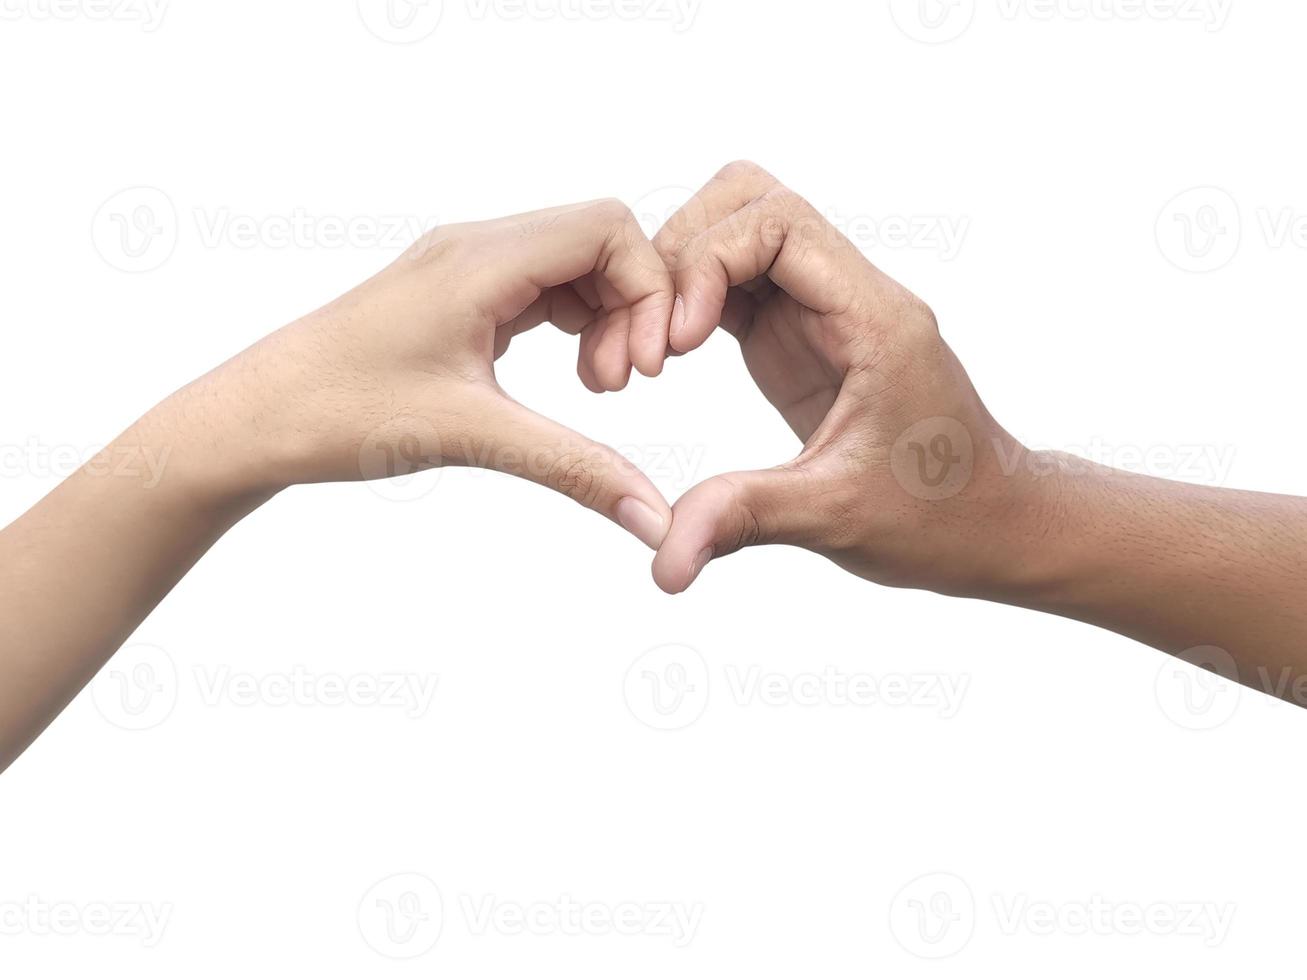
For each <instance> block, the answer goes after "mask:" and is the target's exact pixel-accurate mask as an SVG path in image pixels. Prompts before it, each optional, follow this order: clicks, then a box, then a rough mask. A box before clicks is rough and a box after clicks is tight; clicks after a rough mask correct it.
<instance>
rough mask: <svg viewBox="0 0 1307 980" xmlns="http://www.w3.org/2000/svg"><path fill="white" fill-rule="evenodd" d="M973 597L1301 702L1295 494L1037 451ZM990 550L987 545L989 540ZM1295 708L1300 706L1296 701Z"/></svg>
mask: <svg viewBox="0 0 1307 980" xmlns="http://www.w3.org/2000/svg"><path fill="white" fill-rule="evenodd" d="M1037 461H1038V463H1039V464H1040V465H1037V466H1034V467H1031V469H1032V471H1033V472H1035V473H1038V474H1040V475H1039V476H1036V477H1034V478H1032V479H1029V480H1027V488H1026V492H1027V493H1028V494H1030V495H1033V497H1034V498H1036V499H1037V500H1038V503H1036V504H1032V505H1031V506H1028V507H1023V508H1020V509H1019V514H1020V515H1021V516H1020V517H1018V518H1017V519H1018V520H1019V521H1021V522H1022V523H1023V527H1022V528H1021V529H1020V530H1018V531H1016V532H1015V533H1014V532H1013V529H1009V530H1008V532H1007V533H1006V534H1005V535H1004V537H1005V540H1006V541H1008V542H1015V543H1016V546H1017V547H1018V548H1019V549H1020V555H1019V556H1018V557H1017V558H1016V560H1015V561H1014V562H1013V564H1012V566H1011V567H1012V569H1014V571H1012V572H1009V573H1007V574H1006V575H997V576H996V577H995V582H994V583H993V584H991V585H990V586H989V587H987V588H984V589H980V590H977V591H978V593H979V594H983V595H984V597H985V598H993V599H998V600H1000V601H1003V602H1008V603H1011V604H1015V605H1021V606H1026V607H1028V608H1032V609H1040V610H1043V611H1046V612H1051V613H1055V614H1057V615H1061V616H1067V617H1070V618H1073V619H1078V620H1082V621H1084V622H1088V623H1093V624H1095V625H1098V626H1102V627H1105V628H1107V629H1110V630H1113V631H1115V632H1118V633H1121V634H1124V635H1126V636H1129V637H1132V638H1134V639H1137V640H1139V641H1141V642H1143V643H1147V644H1148V645H1150V646H1153V647H1156V648H1158V649H1161V650H1164V651H1166V652H1168V653H1172V654H1177V655H1181V656H1184V655H1185V654H1187V653H1190V652H1191V651H1196V652H1195V653H1193V655H1192V656H1191V657H1190V659H1194V660H1196V661H1203V662H1204V665H1206V666H1212V660H1213V658H1212V656H1211V651H1210V650H1207V649H1206V648H1212V647H1215V648H1218V649H1219V650H1221V651H1224V652H1225V653H1226V654H1228V655H1229V658H1228V660H1227V659H1226V658H1223V657H1220V656H1219V655H1218V656H1217V657H1215V658H1214V659H1215V660H1216V661H1217V662H1222V661H1223V662H1224V663H1225V664H1226V665H1227V666H1228V667H1232V668H1233V669H1234V671H1237V679H1238V680H1239V681H1240V682H1241V683H1244V684H1247V685H1249V686H1252V687H1257V688H1259V689H1262V690H1265V691H1266V692H1267V693H1271V694H1276V695H1278V696H1281V697H1284V698H1286V699H1290V700H1295V701H1297V702H1299V703H1304V702H1305V701H1307V681H1305V680H1304V678H1307V499H1304V498H1298V497H1286V496H1277V495H1274V494H1264V493H1251V492H1245V491H1238V490H1223V489H1216V488H1211V487H1201V486H1193V485H1190V484H1184V483H1176V482H1172V481H1167V480H1160V479H1155V478H1152V477H1147V476H1140V475H1136V474H1131V473H1125V472H1122V471H1120V470H1113V469H1108V468H1106V467H1102V466H1097V465H1094V464H1090V463H1087V462H1085V461H1083V460H1079V459H1073V458H1071V457H1064V456H1055V455H1052V454H1039V456H1038V458H1037ZM996 550H1001V549H996ZM1304 706H1307V704H1305V705H1304Z"/></svg>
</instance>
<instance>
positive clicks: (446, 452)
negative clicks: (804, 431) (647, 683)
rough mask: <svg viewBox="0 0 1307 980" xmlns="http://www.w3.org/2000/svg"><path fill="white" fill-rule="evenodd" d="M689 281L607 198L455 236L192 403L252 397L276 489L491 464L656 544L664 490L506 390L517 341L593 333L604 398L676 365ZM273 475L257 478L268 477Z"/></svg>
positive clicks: (245, 410)
mask: <svg viewBox="0 0 1307 980" xmlns="http://www.w3.org/2000/svg"><path fill="white" fill-rule="evenodd" d="M672 303H673V294H672V289H671V277H670V276H669V275H668V273H667V271H666V269H665V268H664V266H663V264H662V260H661V259H660V258H659V257H658V255H657V253H656V252H655V251H654V249H653V246H652V244H651V243H650V242H649V241H648V239H647V238H646V237H645V235H644V233H643V232H642V231H641V229H640V227H639V225H638V224H637V223H636V222H635V220H634V218H633V216H632V215H631V213H630V211H629V210H628V209H627V208H626V207H625V206H624V205H622V204H621V203H619V202H616V201H597V202H592V203H588V204H579V205H575V206H571V207H560V208H554V209H552V210H547V211H538V212H535V213H532V214H525V215H519V216H516V217H511V218H502V219H499V220H496V221H487V222H483V223H477V224H465V225H457V226H451V227H446V228H441V229H439V230H437V231H435V232H433V233H431V234H430V235H428V236H427V237H425V238H424V239H423V240H422V241H420V242H419V243H418V244H417V245H415V246H414V247H413V248H411V249H410V250H409V251H408V252H407V253H406V254H405V255H404V256H402V257H401V258H400V259H399V260H398V261H396V262H395V263H394V264H392V265H391V266H389V267H388V268H386V269H385V270H383V271H382V272H381V273H380V274H378V275H377V276H375V277H374V278H373V279H371V280H369V281H368V282H366V283H364V284H363V285H361V286H359V287H358V288H356V289H354V290H353V291H352V292H350V293H348V294H346V295H345V296H343V297H342V298H340V299H339V300H337V301H335V302H334V303H332V304H330V305H329V306H327V307H326V308H324V309H322V310H319V311H318V312H316V313H313V314H311V315H310V316H308V317H306V318H304V319H303V320H300V321H298V322H296V323H293V324H291V325H290V326H288V327H286V328H285V329H283V330H281V331H278V332H277V333H275V334H273V335H271V336H270V337H268V338H266V339H265V340H264V341H262V342H260V343H259V344H257V345H255V346H254V347H252V348H251V349H250V350H248V351H246V352H245V353H244V354H242V355H240V356H239V357H237V358H236V359H235V360H233V361H232V362H229V363H228V364H227V365H224V366H223V367H222V368H219V369H218V371H217V372H215V373H214V374H213V375H210V376H208V377H206V378H205V379H202V381H201V382H199V383H197V385H196V386H192V387H193V388H195V389H196V391H192V392H183V393H182V394H183V395H184V396H187V395H189V396H190V397H191V398H194V397H196V396H197V394H198V397H200V398H201V399H202V400H203V401H205V402H210V403H212V402H219V403H225V404H231V403H233V402H234V403H235V407H234V408H232V409H231V410H232V411H233V412H235V413H236V414H237V415H238V416H241V417H247V418H248V420H249V421H250V425H249V426H248V428H249V429H250V430H252V431H255V432H257V441H258V442H259V443H260V444H262V445H263V446H265V447H267V448H266V450H265V452H264V454H263V458H262V459H260V460H258V461H257V462H258V463H259V472H260V473H261V474H263V475H264V478H266V479H271V480H272V481H273V482H274V483H275V486H274V487H272V489H274V490H275V489H280V487H281V486H284V485H287V484H292V483H307V482H322V481H337V480H357V479H367V478H374V477H389V476H396V475H400V474H408V473H412V472H415V471H417V470H420V469H426V468H428V467H432V466H440V465H468V466H483V467H488V468H492V469H496V470H500V471H502V472H506V473H511V474H513V475H516V476H521V477H525V478H527V479H530V480H533V481H535V482H537V483H540V484H543V485H545V486H548V487H551V488H553V489H555V490H558V491H560V492H562V493H565V494H567V495H568V496H571V497H572V498H574V499H576V500H577V501H579V502H580V503H582V504H584V505H585V506H587V507H590V508H592V509H594V510H596V511H598V512H599V513H601V514H603V515H604V516H606V517H608V518H611V519H612V520H614V521H617V522H618V523H620V524H621V525H622V526H623V527H625V528H626V529H627V530H628V531H630V532H632V533H633V534H635V535H636V536H637V537H638V538H640V539H641V540H642V541H644V542H645V543H646V544H647V545H649V546H650V547H653V548H656V547H657V546H658V545H659V544H660V543H661V541H662V538H663V535H664V533H665V531H666V528H667V527H668V525H669V524H670V517H671V511H670V508H669V507H668V506H667V503H666V501H665V500H664V499H663V497H662V495H661V494H660V493H659V492H658V491H657V490H656V489H655V488H654V486H653V484H652V483H650V482H649V480H648V479H647V478H646V477H645V476H644V475H643V474H642V473H640V471H639V470H638V469H637V468H635V467H634V466H632V465H631V464H630V463H629V462H628V461H627V460H625V459H624V458H622V457H621V456H620V455H619V454H618V453H616V452H614V451H613V450H612V449H609V448H607V447H605V446H601V445H598V444H597V443H594V442H592V441H590V440H589V439H587V438H585V437H583V436H580V435H578V434H577V433H575V432H572V431H570V430H568V429H566V428H564V427H563V426H561V425H559V424H557V423H555V422H553V421H551V420H549V419H547V418H543V417H542V416H540V415H537V414H536V413H534V412H532V411H530V410H529V409H527V408H525V407H523V406H522V405H520V404H518V403H517V402H516V401H514V400H513V399H512V398H510V397H509V396H508V395H507V394H506V393H505V392H504V391H503V389H501V388H500V387H499V385H498V383H497V382H496V380H495V374H494V366H493V363H494V361H495V359H497V358H498V357H499V356H500V355H502V354H503V353H504V352H505V351H506V350H507V349H508V346H509V344H510V342H511V341H512V339H513V337H514V336H516V335H517V334H519V333H522V332H523V331H525V330H529V329H531V328H532V327H534V326H536V325H537V324H540V323H542V322H544V321H546V320H548V321H551V322H553V323H554V324H556V325H557V326H559V327H560V328H562V329H563V330H565V331H567V332H568V333H572V334H579V335H580V356H579V361H578V372H579V374H580V376H581V379H582V380H583V381H584V383H585V384H586V385H587V386H588V387H589V388H590V389H591V390H593V391H596V392H598V391H605V390H607V391H616V390H619V389H621V388H623V387H624V386H625V385H626V383H627V380H628V379H629V377H630V373H631V367H632V365H633V364H634V366H636V367H637V368H638V369H639V370H640V371H641V372H643V373H644V374H647V375H656V374H658V373H659V371H660V370H661V369H662V365H663V359H664V356H665V354H666V350H667V333H668V323H669V320H670V315H671V309H672ZM255 478H257V476H255Z"/></svg>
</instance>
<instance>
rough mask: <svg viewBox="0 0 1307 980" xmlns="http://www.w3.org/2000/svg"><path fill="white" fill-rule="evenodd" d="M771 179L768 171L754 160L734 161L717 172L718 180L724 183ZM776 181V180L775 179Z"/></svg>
mask: <svg viewBox="0 0 1307 980" xmlns="http://www.w3.org/2000/svg"><path fill="white" fill-rule="evenodd" d="M759 177H762V178H771V174H769V173H768V172H767V171H766V170H764V169H763V168H762V167H760V166H759V165H758V164H756V163H754V162H753V161H752V160H732V161H731V162H730V163H728V164H727V165H726V166H724V167H722V169H721V170H719V171H717V179H718V180H723V181H735V180H744V179H748V178H754V179H756V178H759ZM773 179H774V178H773Z"/></svg>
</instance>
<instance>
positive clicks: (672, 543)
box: [653, 464, 823, 595]
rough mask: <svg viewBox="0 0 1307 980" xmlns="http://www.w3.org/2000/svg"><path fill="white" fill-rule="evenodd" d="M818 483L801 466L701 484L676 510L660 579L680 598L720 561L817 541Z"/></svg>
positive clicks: (658, 560) (660, 559) (659, 561)
mask: <svg viewBox="0 0 1307 980" xmlns="http://www.w3.org/2000/svg"><path fill="white" fill-rule="evenodd" d="M815 483H816V481H814V479H813V478H812V477H811V476H810V475H809V474H808V473H807V472H806V471H805V470H803V469H801V468H800V467H798V466H797V465H795V464H787V465H785V466H780V467H777V468H775V469H770V470H754V471H752V472H748V473H731V474H727V475H725V476H715V477H713V478H712V479H711V480H706V481H704V482H703V483H700V484H699V485H698V486H697V487H694V488H693V489H691V490H690V491H689V492H687V493H686V494H685V496H684V497H682V498H681V499H680V500H678V501H677V502H676V506H675V507H674V508H673V509H672V514H673V517H672V528H671V530H670V531H669V532H668V533H667V537H666V540H664V541H663V544H662V547H661V548H659V549H658V554H657V555H655V556H654V563H653V576H654V581H655V582H657V583H658V587H659V588H660V589H662V590H663V591H664V592H668V593H671V594H672V595H675V594H676V593H678V592H684V591H685V590H686V589H688V588H689V587H690V584H691V583H692V582H693V581H694V580H695V579H696V578H697V577H698V576H699V573H700V572H702V571H703V569H704V566H706V565H707V564H708V562H710V561H712V560H713V559H714V558H722V557H725V556H726V555H729V554H732V553H734V552H736V551H739V550H740V549H741V548H748V547H751V546H753V545H758V544H795V545H807V544H810V543H812V542H815V541H816V540H817V539H818V537H819V536H820V534H821V530H822V524H823V521H822V519H821V516H820V515H821V513H822V508H821V506H820V503H819V500H818V499H817V495H818V493H819V491H818V488H817V487H816V486H815Z"/></svg>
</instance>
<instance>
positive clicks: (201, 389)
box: [0, 201, 674, 770]
mask: <svg viewBox="0 0 1307 980" xmlns="http://www.w3.org/2000/svg"><path fill="white" fill-rule="evenodd" d="M673 299H674V297H673V293H672V288H671V277H670V275H669V274H668V272H667V270H666V268H665V267H664V266H663V264H662V262H661V260H660V259H659V258H658V256H657V253H656V252H655V251H654V249H653V246H652V244H651V243H650V242H649V241H648V239H647V238H646V237H645V235H644V233H643V232H642V231H641V230H640V228H639V225H638V223H637V222H636V221H635V219H634V218H633V217H632V215H631V213H630V211H629V210H628V209H627V208H626V207H625V206H624V205H622V204H621V203H620V202H616V201H596V202H591V203H588V204H581V205H574V206H571V207H562V208H555V209H552V210H547V211H539V212H535V213H532V214H526V215H519V216H516V217H512V218H504V219H501V220H498V221H491V222H484V223H477V224H467V225H457V226H450V227H446V228H442V229H440V230H439V231H437V232H435V233H433V234H431V235H429V236H427V237H426V238H424V239H423V240H422V241H420V242H418V243H417V244H416V245H415V246H414V247H413V248H411V249H410V250H409V251H408V252H407V253H406V254H405V255H404V256H402V257H401V258H400V259H399V260H397V261H396V262H395V263H394V264H392V265H391V266H390V267H388V268H386V269H385V270H383V271H382V272H381V273H379V274H378V275H377V276H375V277H374V278H372V279H371V280H369V281H368V282H366V283H364V284H363V285H361V286H359V287H358V288H356V289H354V290H352V291H351V292H349V293H348V294H346V295H345V296H342V297H341V298H340V299H338V300H336V301H335V302H333V303H331V304H330V305H328V306H327V307H325V308H324V309H322V310H319V311H317V312H316V313H313V314H311V315H309V316H307V317H305V318H304V319H302V320H299V321H297V322H295V323H292V324H290V325H289V326H287V327H284V328H283V329H281V330H280V331H278V332H276V333H274V334H272V335H271V336H269V337H267V338H265V339H264V340H262V341H260V342H259V343H258V344H256V345H255V346H254V347H252V348H250V349H249V350H247V351H245V352H243V353H241V354H239V355H238V356H236V357H235V358H233V359H232V360H231V361H228V362H227V363H226V364H223V365H222V366H220V367H219V368H217V369H216V370H214V371H213V372H211V373H210V374H208V375H206V376H204V377H203V378H200V379H199V380H197V381H195V382H194V383H192V384H191V385H189V386H187V387H186V388H184V389H182V390H181V391H179V392H177V393H176V394H174V395H172V396H171V397H170V398H168V399H167V400H165V401H164V402H163V403H162V404H160V405H159V406H157V407H156V408H155V409H154V410H152V411H151V412H149V413H148V414H147V415H146V416H145V417H144V418H142V419H141V420H140V421H139V422H137V423H136V424H135V425H134V426H133V427H132V428H131V429H130V430H129V431H127V432H126V433H124V434H123V435H122V436H120V437H119V438H118V439H117V440H116V441H115V442H114V443H113V444H111V445H110V446H109V447H108V448H106V450H105V451H104V453H103V454H101V456H100V457H99V458H97V460H95V461H93V462H92V463H91V464H88V465H87V466H86V467H84V468H83V469H82V470H80V471H78V472H77V473H75V474H74V475H73V476H72V477H70V478H69V479H68V480H66V481H65V482H64V483H63V484H61V485H60V486H59V487H58V488H56V489H55V491H54V492H53V493H51V494H50V495H49V496H48V497H46V498H45V499H44V500H42V501H41V502H39V503H38V504H37V505H36V506H35V507H34V508H33V509H32V510H31V511H29V512H28V513H27V514H25V515H24V516H22V517H21V518H19V519H18V520H17V521H15V522H14V523H13V524H12V525H10V526H9V527H7V528H5V529H4V530H3V531H0V770H3V769H4V768H6V767H7V766H8V765H9V764H10V763H11V762H12V761H13V760H14V759H15V758H16V757H17V756H18V754H19V753H21V752H22V751H23V749H25V748H26V747H27V745H28V744H30V742H31V741H32V739H34V738H35V737H36V736H37V735H38V734H39V733H40V732H41V731H42V730H43V729H44V728H45V727H46V726H47V725H48V724H49V723H50V722H51V721H52V720H53V719H54V717H55V716H56V715H57V714H58V713H59V712H60V711H62V710H63V708H64V707H65V706H66V705H67V703H68V702H69V701H70V700H71V699H72V698H73V696H74V695H75V694H76V693H77V692H78V691H79V690H80V689H81V688H82V687H83V686H85V685H86V684H87V683H88V682H89V681H90V680H91V679H92V678H93V677H94V676H95V674H96V672H97V671H98V670H99V669H100V667H101V666H102V665H103V664H104V662H105V661H106V660H107V659H108V658H109V657H110V655H112V654H113V652H114V651H115V650H117V649H118V647H120V646H121V645H122V644H123V643H124V642H125V641H126V640H127V638H128V637H129V636H130V635H131V633H132V632H133V630H135V628H136V627H137V626H138V625H139V624H140V622H141V620H142V619H144V618H145V616H146V615H147V614H148V613H149V612H150V610H151V609H153V608H154V607H155V605H157V604H158V603H159V601H160V600H162V599H163V597H164V596H165V595H167V594H168V592H169V591H170V590H171V589H172V587H173V586H174V585H175V584H176V583H177V582H178V580H180V579H181V577H182V576H183V575H184V574H185V573H186V572H187V571H188V570H189V569H190V568H191V566H192V565H193V564H194V563H195V562H196V561H197V560H198V559H199V558H200V557H201V556H202V555H203V554H204V553H205V552H206V551H207V550H208V549H209V548H210V547H211V546H212V545H213V544H214V542H216V541H217V540H218V539H219V538H220V537H221V536H222V535H223V534H224V533H225V532H226V531H227V530H229V529H230V528H231V527H232V526H233V525H234V524H236V523H237V522H238V521H239V520H241V519H242V518H243V517H245V516H246V515H247V514H249V513H250V512H251V511H253V510H254V509H255V508H256V507H258V506H259V505H260V504H262V503H264V502H265V501H267V500H268V499H270V498H271V497H273V496H274V495H275V494H277V493H278V492H279V491H280V490H282V489H284V488H286V487H287V486H290V485H292V484H297V483H315V482H322V481H346V480H362V479H370V478H383V477H388V476H394V475H397V474H402V473H411V472H414V471H416V470H419V469H424V468H426V467H429V466H436V465H468V466H483V467H489V468H493V469H497V470H500V471H502V472H506V473H510V474H513V475H516V476H520V477H523V478H525V479H529V480H532V481H534V482H536V483H539V484H542V485H544V486H547V487H551V488H552V489H555V490H558V491H560V492H562V493H564V494H567V495H568V496H570V497H572V498H573V499H575V500H577V501H578V502H580V503H581V504H583V505H585V506H587V507H590V508H592V509H593V510H595V511H598V512H599V513H600V514H603V515H604V516H605V517H608V518H610V519H611V520H613V521H615V522H617V523H619V524H622V525H623V526H624V527H626V528H627V529H628V530H630V531H631V532H632V533H633V534H635V535H636V536H637V537H639V538H640V539H641V540H643V541H644V542H645V544H647V545H649V546H650V547H651V548H653V547H657V545H658V544H659V543H660V542H661V541H662V537H663V535H664V533H665V532H666V528H667V526H668V525H669V524H670V520H671V511H670V508H669V507H668V505H667V502H666V501H665V500H664V499H663V497H662V495H661V494H660V493H659V492H658V491H657V490H656V489H655V488H654V486H653V484H652V483H650V482H649V480H648V479H647V478H646V477H645V476H644V475H643V474H642V473H640V472H639V470H638V469H636V468H635V467H633V466H632V465H631V464H630V463H629V462H628V461H627V460H625V459H624V458H623V457H622V456H620V455H619V454H618V453H616V452H614V451H613V450H611V449H609V448H607V447H605V446H601V445H598V444H596V443H594V442H591V441H590V440H588V439H586V438H585V437H584V436H581V435H579V434H577V433H575V432H572V431H570V430H568V429H566V428H564V427H563V426H561V425H558V424H557V423H555V422H553V421H551V420H549V419H546V418H543V417H542V416H539V415H537V414H536V413H534V412H532V411H530V410H529V409H527V408H525V407H523V406H522V405H520V404H518V403H517V402H515V401H513V399H512V398H510V397H509V396H508V395H507V394H506V393H505V392H504V391H503V390H502V389H501V388H500V387H499V385H498V384H497V383H496V381H495V375H494V368H493V365H494V360H495V358H497V357H498V356H499V355H501V354H503V353H504V352H505V351H506V350H507V349H508V346H509V344H510V342H511V341H512V338H513V337H514V336H515V335H517V334H519V333H521V332H523V331H525V330H529V329H530V328H532V327H534V326H536V325H537V324H539V323H542V322H545V321H546V320H549V321H552V322H553V323H555V324H557V325H558V326H559V327H561V328H562V329H563V330H565V331H567V332H569V333H574V334H579V336H580V356H579V361H578V372H579V374H580V376H581V378H582V380H583V381H584V382H585V383H586V384H587V385H588V386H589V387H590V388H591V389H592V390H595V391H602V390H609V391H615V390H618V389H620V388H622V387H623V386H625V384H626V382H627V379H628V378H629V377H630V373H631V369H632V365H633V363H634V365H635V366H636V367H638V368H639V370H641V371H643V372H644V373H646V374H650V375H653V374H657V373H658V372H659V371H660V370H661V368H662V365H663V358H664V355H665V353H666V350H667V329H668V324H669V321H670V316H671V309H672V304H673ZM141 459H151V460H156V461H158V460H163V461H165V464H164V468H163V473H162V478H156V475H155V473H154V472H152V471H151V470H150V469H149V468H147V467H145V466H143V465H122V464H123V461H130V460H141ZM70 610H76V615H70V614H69V611H70Z"/></svg>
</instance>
